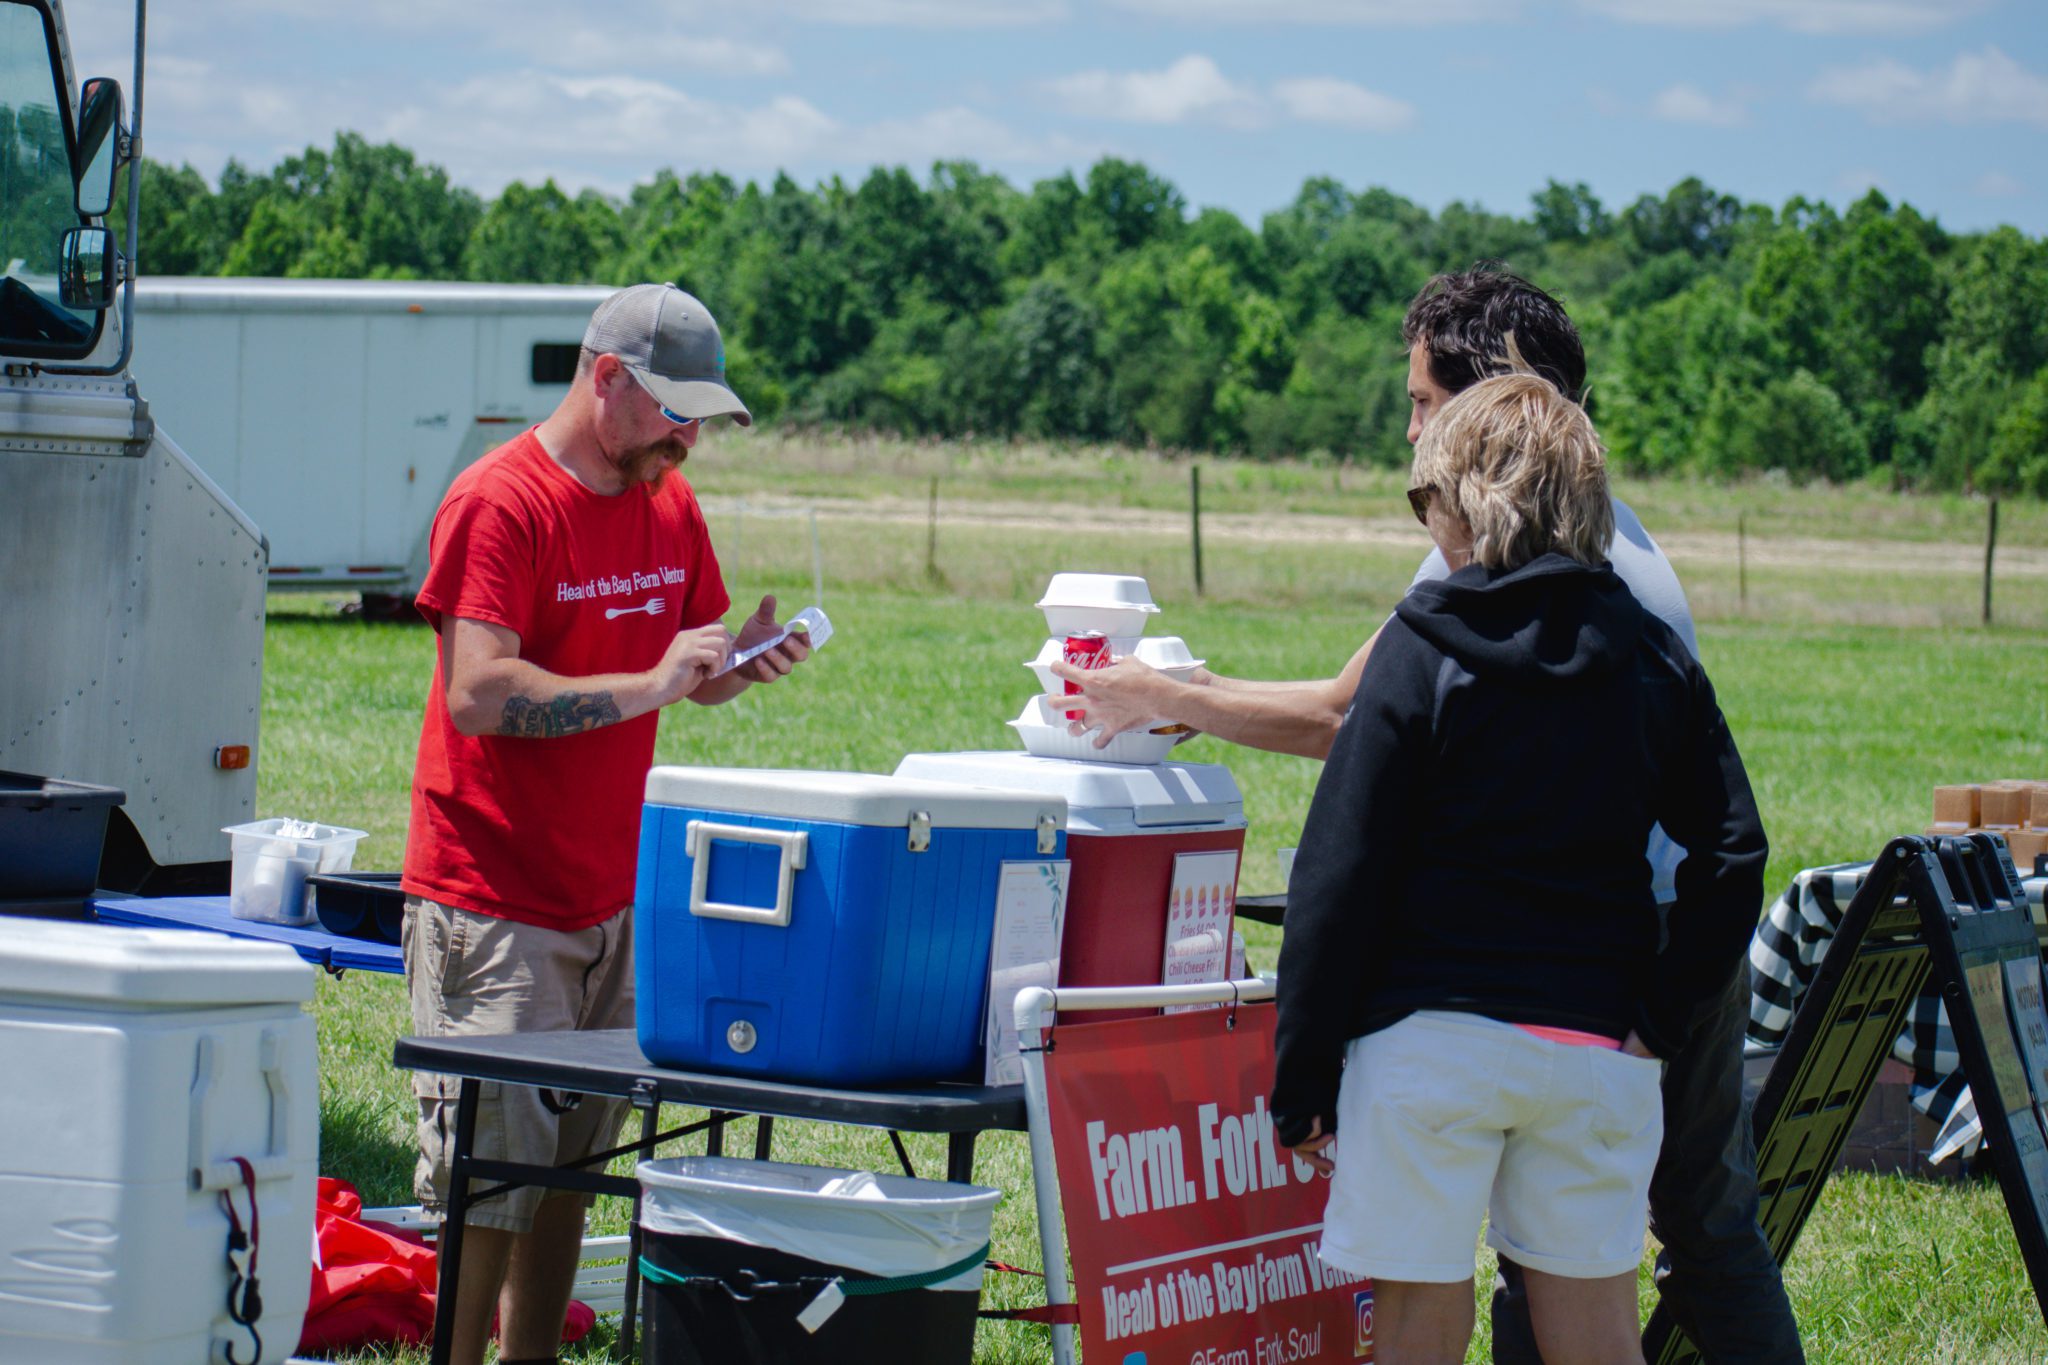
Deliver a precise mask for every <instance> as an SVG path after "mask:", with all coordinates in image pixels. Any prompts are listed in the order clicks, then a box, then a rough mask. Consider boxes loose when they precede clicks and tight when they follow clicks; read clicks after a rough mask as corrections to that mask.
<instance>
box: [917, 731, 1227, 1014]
mask: <svg viewBox="0 0 2048 1365" xmlns="http://www.w3.org/2000/svg"><path fill="white" fill-rule="evenodd" d="M896 775H897V776H898V777H907V778H918V779H922V780H928V781H939V782H966V783H971V784H974V785H976V786H983V787H1008V788H1011V789H1013V790H1020V791H1029V792H1036V793H1039V794H1041V795H1050V796H1063V797H1065V798H1066V800H1067V857H1068V858H1069V859H1071V860H1072V862H1073V873H1072V880H1071V882H1070V883H1069V886H1068V892H1067V916H1066V927H1065V929H1064V931H1063V933H1062V937H1061V942H1060V984H1061V985H1062V986H1156V985H1158V984H1159V982H1160V978H1161V974H1162V969H1163V967H1164V963H1165V957H1166V938H1167V928H1168V923H1167V921H1168V915H1169V912H1170V911H1171V910H1172V909H1173V907H1172V906H1170V905H1169V900H1170V898H1171V896H1172V893H1173V873H1174V859H1175V858H1176V857H1177V856H1178V855H1180V854H1183V853H1223V852H1227V853H1230V854H1232V855H1235V856H1233V858H1232V859H1231V862H1230V864H1229V876H1228V878H1227V882H1226V883H1225V885H1224V887H1223V892H1222V894H1223V898H1224V902H1225V905H1226V907H1227V909H1226V912H1225V918H1224V921H1223V941H1224V945H1225V949H1226V961H1227V956H1228V954H1227V949H1228V944H1229V941H1230V931H1231V928H1232V927H1233V924H1234V921H1235V907H1236V902H1237V866H1238V861H1239V859H1241V858H1242V856H1243V853H1244V828H1245V826H1244V798H1243V797H1242V796H1241V795H1240V794H1239V792H1238V790H1237V783H1236V782H1235V781H1234V780H1233V779H1232V778H1231V776H1230V770H1229V769H1228V768H1225V767H1223V766H1222V765H1220V764H1215V763H1159V764H1153V765H1150V766H1144V767H1140V766H1137V765H1131V764H1122V763H1086V762H1077V761H1075V760H1072V759H1061V758H1039V757H1036V756H1034V755H1032V754H1020V753H1016V752H1014V751H1010V752H997V753H964V754H911V755H909V756H908V757H906V758H905V759H904V760H903V762H902V763H900V764H898V765H897V768H896ZM1132 1013H1142V1011H1133V1012H1132ZM1126 1017H1129V1015H1126V1014H1122V1013H1118V1012H1115V1011H1109V1012H1101V1011H1094V1010H1091V1011H1089V1013H1088V1015H1087V1018H1089V1019H1116V1018H1126Z"/></svg>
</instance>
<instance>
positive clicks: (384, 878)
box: [306, 872, 405, 943]
mask: <svg viewBox="0 0 2048 1365" xmlns="http://www.w3.org/2000/svg"><path fill="white" fill-rule="evenodd" d="M398 877H399V874H398V873H396V872H316V873H314V874H313V875H312V876H310V877H308V878H306V894H307V895H308V896H309V897H311V898H312V901H313V914H314V915H315V916H316V917H317V918H318V919H319V921H320V927H321V928H322V929H325V930H326V931H327V932H328V933H330V934H339V935H341V936H342V937H343V938H366V939H369V940H371V941H372V942H376V943H396V942H398V931H399V927H400V926H401V925H403V924H404V923H405V892H403V891H401V890H399V888H398Z"/></svg>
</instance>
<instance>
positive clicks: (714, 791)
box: [647, 767, 1067, 829]
mask: <svg viewBox="0 0 2048 1365" xmlns="http://www.w3.org/2000/svg"><path fill="white" fill-rule="evenodd" d="M647 804H649V805H651V806H684V807H689V808H693V809H697V810H717V811H732V812H734V813H735V814H740V815H773V816H777V817H780V818H782V819H788V820H821V821H825V822H827V823H829V824H835V825H875V826H879V827H882V828H888V829H894V828H900V827H901V826H903V825H906V824H908V823H909V821H910V817H911V815H912V813H914V812H920V811H921V812H923V813H925V814H926V815H929V816H930V817H931V822H932V828H934V829H1037V828H1038V822H1039V820H1040V819H1041V818H1042V817H1046V816H1050V817H1051V818H1052V820H1053V823H1054V826H1055V828H1059V829H1064V828H1066V824H1067V803H1066V801H1064V800H1063V799H1061V797H1060V796H1059V795H1057V794H1056V793H1052V792H1036V791H1032V790H1031V789H1029V788H1022V789H1018V788H1014V787H1013V788H1011V789H1009V790H1004V789H1003V788H1002V787H1001V786H999V785H998V784H996V783H993V782H983V783H970V782H967V781H965V780H963V779H957V778H956V779H954V780H952V781H942V780H937V779H931V778H911V777H904V776H902V775H900V774H899V775H898V776H895V777H890V776H887V775H885V774H882V773H837V772H812V771H809V770H806V769H802V768H683V767H660V768H654V769H651V770H649V772H648V774H647Z"/></svg>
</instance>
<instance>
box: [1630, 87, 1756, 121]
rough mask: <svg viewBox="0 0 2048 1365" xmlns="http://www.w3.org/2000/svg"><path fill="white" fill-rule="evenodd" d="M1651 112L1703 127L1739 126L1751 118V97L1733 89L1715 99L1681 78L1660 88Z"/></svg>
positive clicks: (1657, 115) (1669, 119) (1658, 115)
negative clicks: (1670, 85) (1734, 91)
mask: <svg viewBox="0 0 2048 1365" xmlns="http://www.w3.org/2000/svg"><path fill="white" fill-rule="evenodd" d="M1650 112H1651V113H1652V114H1654V115H1655V116H1656V117H1658V118H1660V119H1663V120H1664V121H1665V122H1667V123H1691V124H1696V125H1698V126H1700V127H1703V128H1739V127H1741V126H1742V125H1743V124H1745V123H1748V122H1749V98H1748V96H1747V95H1745V94H1740V93H1731V94H1729V95H1728V96H1726V97H1724V98H1721V99H1716V98H1715V97H1714V96H1712V95H1709V94H1708V93H1707V92H1706V91H1704V90H1702V89H1700V88H1699V87H1698V86H1696V85H1692V84H1689V83H1687V82H1685V81H1680V82H1679V83H1678V84H1677V85H1674V86H1672V87H1670V88H1669V89H1667V90H1661V91H1659V92H1658V93H1657V97H1656V98H1655V99H1654V100H1651V101H1650Z"/></svg>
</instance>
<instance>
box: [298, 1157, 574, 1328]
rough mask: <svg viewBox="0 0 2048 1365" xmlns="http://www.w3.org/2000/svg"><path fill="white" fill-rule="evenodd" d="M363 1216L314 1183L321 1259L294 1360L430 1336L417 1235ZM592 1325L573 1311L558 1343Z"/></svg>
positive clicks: (331, 1187) (351, 1193) (428, 1292)
mask: <svg viewBox="0 0 2048 1365" xmlns="http://www.w3.org/2000/svg"><path fill="white" fill-rule="evenodd" d="M362 1215H363V1201H362V1197H361V1196H360V1195H358V1194H357V1193H356V1191H355V1187H354V1186H353V1185H350V1184H349V1183H348V1182H347V1181H345V1180H335V1179H332V1178H330V1177H328V1176H322V1177H320V1184H319V1188H318V1191H317V1192H316V1194H315V1195H314V1203H313V1235H314V1239H315V1241H316V1243H317V1245H318V1248H319V1255H318V1256H317V1257H316V1258H315V1261H314V1264H313V1285H312V1293H311V1295H310V1296H309V1297H308V1299H307V1301H306V1325H305V1328H304V1330H303V1331H302V1332H301V1333H300V1335H299V1347H298V1352H297V1353H298V1354H300V1355H307V1354H317V1353H324V1352H331V1351H339V1350H346V1349H349V1348H351V1347H357V1346H371V1345H379V1344H394V1343H395V1344H400V1345H407V1346H418V1345H422V1344H424V1343H425V1342H426V1341H428V1340H429V1339H430V1338H431V1337H432V1336H433V1334H434V1285H435V1276H436V1269H435V1264H434V1253H433V1251H432V1250H431V1249H430V1248H428V1247H426V1246H424V1245H422V1244H421V1242H420V1240H419V1238H418V1237H417V1235H416V1234H413V1233H410V1232H406V1231H404V1230H402V1229H400V1228H394V1227H390V1226H387V1225H385V1224H383V1223H375V1222H368V1223H366V1222H364V1221H363V1216H362ZM596 1322H597V1314H596V1313H594V1312H592V1311H591V1309H590V1306H589V1305H588V1304H583V1303H571V1304H570V1305H569V1316H568V1320H567V1321H566V1322H564V1323H563V1325H562V1340H563V1341H580V1340H582V1339H583V1337H584V1335H585V1334H586V1333H588V1332H589V1331H590V1329H591V1327H592V1326H594V1325H595V1324H596ZM495 1330H496V1328H495V1325H494V1326H493V1331H494V1332H495Z"/></svg>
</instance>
